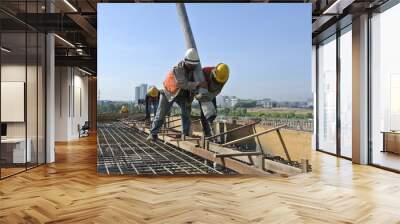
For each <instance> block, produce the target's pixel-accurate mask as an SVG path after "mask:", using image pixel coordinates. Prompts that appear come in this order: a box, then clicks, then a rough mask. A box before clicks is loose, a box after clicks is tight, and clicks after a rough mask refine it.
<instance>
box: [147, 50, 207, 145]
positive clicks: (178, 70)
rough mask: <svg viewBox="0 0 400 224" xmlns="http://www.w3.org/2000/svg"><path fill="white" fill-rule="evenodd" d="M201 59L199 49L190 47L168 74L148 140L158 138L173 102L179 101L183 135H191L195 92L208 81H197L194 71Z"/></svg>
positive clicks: (204, 86)
mask: <svg viewBox="0 0 400 224" xmlns="http://www.w3.org/2000/svg"><path fill="white" fill-rule="evenodd" d="M199 65H200V59H199V56H198V54H197V51H196V50H195V49H194V48H190V49H188V50H187V51H186V54H185V57H184V59H183V60H182V61H180V62H179V63H178V64H177V65H175V66H174V67H173V68H172V69H171V70H170V71H169V72H168V74H167V77H166V79H165V80H164V82H163V85H164V89H163V90H162V91H161V94H160V100H159V107H158V109H157V113H156V116H155V118H154V121H153V123H152V126H151V129H150V134H149V136H148V137H147V140H148V141H154V140H156V139H157V135H158V132H159V130H160V128H161V127H162V125H163V124H164V121H165V116H166V115H167V114H168V113H169V112H170V110H171V107H172V105H173V103H177V104H178V106H179V107H180V109H181V119H182V135H184V136H189V135H190V128H191V118H190V106H191V99H192V98H193V97H192V96H193V92H196V91H197V89H198V88H200V87H201V88H206V87H207V82H205V81H204V82H196V81H195V80H194V71H195V69H201V68H199Z"/></svg>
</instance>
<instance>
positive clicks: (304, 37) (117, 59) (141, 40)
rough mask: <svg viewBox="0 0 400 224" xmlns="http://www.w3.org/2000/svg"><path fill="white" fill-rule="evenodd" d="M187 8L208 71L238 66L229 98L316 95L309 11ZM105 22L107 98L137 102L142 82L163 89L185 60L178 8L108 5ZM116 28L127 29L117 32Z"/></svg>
mask: <svg viewBox="0 0 400 224" xmlns="http://www.w3.org/2000/svg"><path fill="white" fill-rule="evenodd" d="M186 8H187V11H188V16H189V20H190V22H191V25H192V30H193V33H194V36H195V40H196V44H197V47H198V49H199V55H200V59H201V61H202V65H203V66H210V65H211V66H212V65H215V64H217V63H219V62H225V63H227V64H228V65H229V66H230V69H231V77H230V79H229V81H228V83H227V84H226V86H225V87H224V89H223V90H222V92H221V94H223V95H236V96H238V97H239V98H244V99H246V98H248V99H250V98H251V99H263V98H274V99H277V100H289V101H298V100H306V99H307V98H309V97H311V96H312V94H311V36H310V35H308V34H309V33H310V32H311V13H310V11H311V7H310V5H309V4H294V5H293V4H290V5H289V4H186ZM203 15H207V16H203ZM237 15H240V16H237ZM288 15H290V16H288ZM239 18H240V19H239ZM98 19H99V35H98V44H99V53H98V61H99V66H98V68H99V72H98V73H99V75H98V77H99V89H100V91H101V93H102V95H101V99H104V100H128V101H129V100H132V99H134V94H135V93H134V91H135V90H134V86H137V85H139V84H141V83H148V84H149V85H155V86H157V87H158V88H161V87H162V81H163V80H164V78H165V75H166V73H167V72H168V70H170V69H171V68H172V66H173V65H175V64H176V63H177V62H178V61H179V60H181V59H182V57H183V55H184V53H185V46H184V40H183V34H182V31H181V29H180V25H179V21H178V18H177V13H176V8H175V4H162V5H160V4H152V5H148V4H147V5H146V4H135V5H129V4H127V5H124V4H112V5H111V4H100V5H99V17H98ZM254 21H257V23H256V24H255V23H254ZM116 23H119V24H121V26H122V27H125V28H124V29H120V28H119V27H113V25H112V24H116ZM210 24H213V26H210ZM249 24H250V25H249ZM148 27H151V28H152V29H151V32H150V31H149V29H148ZM211 33H212V35H211ZM165 34H168V35H165ZM245 38H247V39H248V41H243V40H245ZM110 43H112V44H110ZM288 90H290V91H288Z"/></svg>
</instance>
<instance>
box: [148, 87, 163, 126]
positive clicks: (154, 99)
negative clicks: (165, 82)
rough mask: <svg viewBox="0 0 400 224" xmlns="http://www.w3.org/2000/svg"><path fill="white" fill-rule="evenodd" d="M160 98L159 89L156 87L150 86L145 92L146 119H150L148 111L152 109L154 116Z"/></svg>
mask: <svg viewBox="0 0 400 224" xmlns="http://www.w3.org/2000/svg"><path fill="white" fill-rule="evenodd" d="M159 99H160V91H159V90H158V89H157V87H155V86H152V87H150V88H149V89H148V90H147V94H146V99H145V101H146V102H145V103H146V119H148V120H150V112H151V111H153V113H154V116H156V112H157V108H158V101H159Z"/></svg>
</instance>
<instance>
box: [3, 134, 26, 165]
mask: <svg viewBox="0 0 400 224" xmlns="http://www.w3.org/2000/svg"><path fill="white" fill-rule="evenodd" d="M25 140H26V142H27V143H28V144H27V147H26V153H25ZM31 145H32V141H31V139H30V138H27V139H25V138H5V139H1V157H2V159H5V161H6V163H26V162H31V160H32V153H31Z"/></svg>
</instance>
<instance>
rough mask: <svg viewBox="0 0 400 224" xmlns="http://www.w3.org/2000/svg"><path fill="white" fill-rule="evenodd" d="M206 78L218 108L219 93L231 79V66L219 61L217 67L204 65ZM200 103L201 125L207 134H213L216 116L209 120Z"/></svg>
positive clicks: (211, 97) (209, 92)
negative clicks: (217, 98) (213, 123)
mask: <svg viewBox="0 0 400 224" xmlns="http://www.w3.org/2000/svg"><path fill="white" fill-rule="evenodd" d="M202 70H203V74H204V78H205V80H206V82H207V85H208V97H209V99H210V100H211V102H212V103H213V104H214V107H215V109H217V100H216V97H217V95H218V94H219V93H220V92H221V91H222V88H223V87H224V85H225V84H226V82H227V81H228V79H229V67H228V65H227V64H224V63H219V64H217V66H215V67H204V68H203V69H202ZM199 103H200V115H201V125H202V126H203V132H204V135H205V136H211V135H212V129H211V127H212V125H211V124H212V122H213V121H214V119H215V117H213V118H209V119H208V120H207V119H206V117H205V116H204V113H203V110H202V109H201V102H199Z"/></svg>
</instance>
